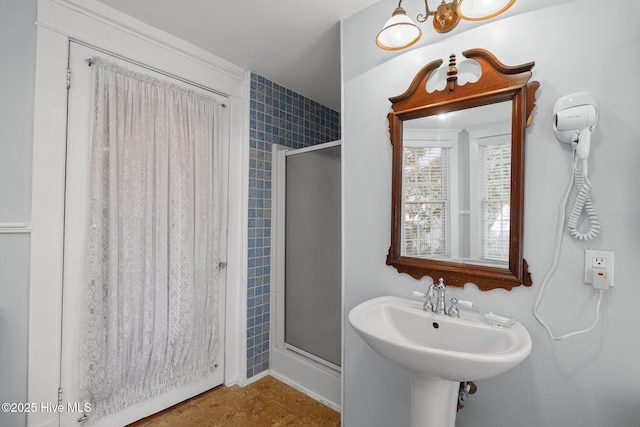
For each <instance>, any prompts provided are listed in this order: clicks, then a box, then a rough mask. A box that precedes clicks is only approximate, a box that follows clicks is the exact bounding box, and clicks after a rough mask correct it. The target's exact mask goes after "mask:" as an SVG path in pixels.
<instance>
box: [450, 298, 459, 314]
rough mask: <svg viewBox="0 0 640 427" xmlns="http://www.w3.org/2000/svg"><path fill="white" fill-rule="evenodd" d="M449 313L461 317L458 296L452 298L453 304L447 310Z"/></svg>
mask: <svg viewBox="0 0 640 427" xmlns="http://www.w3.org/2000/svg"><path fill="white" fill-rule="evenodd" d="M447 315H448V316H449V317H460V311H458V300H457V299H456V298H451V305H450V306H449V309H448V310H447Z"/></svg>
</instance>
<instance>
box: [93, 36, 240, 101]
mask: <svg viewBox="0 0 640 427" xmlns="http://www.w3.org/2000/svg"><path fill="white" fill-rule="evenodd" d="M89 47H90V48H91V49H94V50H97V51H99V52H102V53H104V54H107V55H110V56H113V57H114V58H118V59H120V60H122V61H125V62H129V63H130V64H133V65H137V66H138V67H142V68H145V69H147V70H149V71H153V72H154V73H158V74H162V75H163V76H166V77H169V78H172V79H175V80H178V81H181V82H182V83H186V84H188V85H191V86H195V87H197V88H199V89H202V90H204V91H207V92H211V93H213V94H216V95H219V96H223V97H225V98H229V95H228V94H226V93H224V92H220V91H218V90H215V89H211V88H210V87H207V86H203V85H201V84H199V83H196V82H194V81H192V80H188V79H185V78H183V77H180V76H177V75H175V74H172V73H168V72H166V71H162V70H159V69H157V68H154V67H151V66H149V65H146V64H143V63H141V62H138V61H134V60H132V59H129V58H125V57H122V56H120V55H116V54H114V53H111V52H106V51H104V50H101V49H98V48H96V47H95V46H89ZM85 61H87V65H88V66H89V67H91V66H92V65H93V63H94V61H93V59H91V58H87V59H85ZM221 105H222V106H223V107H226V106H227V104H223V103H221Z"/></svg>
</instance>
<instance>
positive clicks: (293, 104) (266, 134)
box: [247, 74, 340, 378]
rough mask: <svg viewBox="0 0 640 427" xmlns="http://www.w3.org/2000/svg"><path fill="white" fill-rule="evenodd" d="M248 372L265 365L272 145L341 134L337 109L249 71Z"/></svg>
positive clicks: (295, 145) (294, 144) (295, 144)
mask: <svg viewBox="0 0 640 427" xmlns="http://www.w3.org/2000/svg"><path fill="white" fill-rule="evenodd" d="M250 103H251V106H250V108H251V112H250V123H249V126H250V135H249V138H250V157H249V224H248V226H249V227H248V228H249V249H248V250H249V252H248V272H247V273H248V283H247V378H251V377H252V376H254V375H256V374H258V373H260V372H262V371H265V370H267V369H268V368H269V327H270V320H271V311H270V307H269V298H270V292H271V290H270V286H271V271H270V269H271V145H272V144H280V145H284V146H287V147H291V148H302V147H308V146H310V145H316V144H322V143H324V142H329V141H335V140H337V139H340V113H339V112H337V111H335V110H332V109H330V108H328V107H325V106H324V105H321V104H319V103H317V102H315V101H312V100H310V99H309V98H305V97H304V96H302V95H300V94H298V93H296V92H293V91H291V90H290V89H287V88H285V87H282V86H280V85H278V84H276V83H273V82H272V81H269V80H267V79H265V78H264V77H262V76H258V75H256V74H251V99H250Z"/></svg>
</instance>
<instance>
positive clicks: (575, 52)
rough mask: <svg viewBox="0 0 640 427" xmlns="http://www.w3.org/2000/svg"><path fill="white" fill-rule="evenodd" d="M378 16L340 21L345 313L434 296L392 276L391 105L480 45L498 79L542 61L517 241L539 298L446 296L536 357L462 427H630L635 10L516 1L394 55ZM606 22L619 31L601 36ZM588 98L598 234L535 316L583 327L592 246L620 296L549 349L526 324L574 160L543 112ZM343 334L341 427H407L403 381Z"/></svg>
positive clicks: (384, 8)
mask: <svg viewBox="0 0 640 427" xmlns="http://www.w3.org/2000/svg"><path fill="white" fill-rule="evenodd" d="M387 3H389V2H380V3H377V4H375V5H373V6H372V7H370V8H368V9H365V10H364V11H362V12H360V13H358V14H356V15H354V16H352V17H350V18H349V19H347V20H345V21H344V22H343V41H342V43H343V104H344V105H343V109H342V111H343V165H344V229H345V235H344V275H345V284H344V287H345V291H344V292H345V297H344V303H345V314H346V313H348V312H349V310H351V309H352V308H353V307H354V306H355V305H357V304H358V303H360V302H362V301H364V300H367V299H369V298H372V297H375V296H379V295H386V294H394V295H404V296H409V295H411V291H413V290H424V289H425V288H426V286H427V284H428V282H429V279H428V278H427V279H425V280H422V281H416V280H414V279H412V278H410V277H409V276H407V275H401V274H399V273H397V272H396V271H395V270H394V269H393V268H391V267H388V266H386V265H385V256H386V254H387V250H388V248H389V243H390V236H389V232H390V199H391V188H390V187H391V186H390V181H391V146H390V144H389V142H388V141H389V134H388V129H387V122H386V114H387V112H388V111H389V108H390V103H389V101H388V98H389V97H391V96H395V95H399V94H401V93H403V92H404V91H405V90H406V88H407V87H408V85H409V83H410V82H411V80H412V78H413V76H414V75H415V73H416V72H417V71H418V70H419V69H420V68H421V67H422V66H423V65H425V64H426V63H428V62H430V61H432V60H434V59H439V58H442V59H445V62H446V58H447V57H448V55H449V54H450V53H452V52H453V53H456V54H458V56H459V57H460V52H462V51H464V50H466V49H470V48H476V47H479V48H485V49H488V50H490V51H492V52H493V53H494V54H495V55H496V56H497V57H498V59H500V60H501V61H502V62H503V63H505V64H507V65H519V64H522V63H525V62H529V61H535V62H536V65H535V68H534V70H533V73H534V74H533V80H537V81H539V82H540V83H541V87H540V89H539V90H538V93H537V95H538V101H537V107H536V109H535V110H534V119H533V125H532V126H531V127H530V128H529V129H528V130H527V136H526V137H527V142H526V149H525V153H526V162H525V176H526V183H525V229H524V256H525V258H526V259H527V261H528V262H529V265H530V270H531V272H532V275H533V281H534V285H533V287H531V288H525V287H519V288H517V289H514V290H512V291H510V292H509V291H504V290H494V291H490V292H485V293H481V292H479V291H478V290H477V288H475V286H470V285H467V287H466V288H465V289H463V290H456V289H450V290H449V294H450V295H452V296H457V297H461V298H463V299H468V300H473V301H476V302H477V303H478V305H481V306H490V307H494V308H497V309H499V310H500V311H501V312H503V313H505V314H508V315H512V316H516V317H517V318H519V319H520V320H521V321H522V323H523V324H524V325H525V326H526V327H527V328H528V330H529V332H530V333H531V336H532V339H533V351H532V353H531V355H530V356H529V358H528V359H527V360H526V361H525V362H523V363H522V364H521V365H519V366H518V367H516V368H514V369H513V370H511V371H509V372H507V373H505V374H502V375H500V376H497V377H494V378H491V379H487V380H483V381H480V382H479V390H478V393H477V394H475V395H473V396H471V398H470V401H469V403H468V405H467V407H466V408H465V409H463V410H462V411H461V412H460V413H459V415H458V421H457V425H458V426H474V427H513V426H518V427H527V426H530V427H547V426H548V427H552V426H562V425H567V426H577V425H580V426H583V427H600V426H616V427H633V426H637V425H638V420H639V419H640V407H639V406H638V399H639V398H640V382H639V381H638V378H640V363H639V360H640V340H638V339H637V331H636V326H637V325H636V324H637V323H638V322H639V321H640V315H639V314H638V313H639V311H638V309H637V301H639V300H640V286H638V284H637V280H636V276H637V274H636V271H635V266H636V265H637V264H636V263H637V258H638V256H640V221H639V220H638V218H640V198H639V197H638V189H637V185H638V182H640V172H639V169H638V162H639V161H640V129H639V128H638V127H637V126H636V124H637V123H638V111H639V109H638V107H637V104H636V103H637V100H638V99H639V96H640V81H639V80H638V79H637V77H636V74H637V73H636V71H637V70H638V69H640V50H639V49H638V46H639V45H640V27H639V26H638V25H637V22H636V21H635V18H634V17H633V16H632V14H631V13H629V10H628V8H629V7H631V2H630V1H623V2H619V3H608V4H607V5H606V16H608V17H615V18H612V20H610V21H608V20H607V18H606V17H605V14H603V12H604V10H603V5H602V3H601V2H598V1H595V0H580V1H572V2H563V3H564V4H558V5H555V6H552V7H548V8H546V9H540V10H537V11H531V10H529V9H525V7H532V2H526V1H525V0H523V1H521V2H516V5H515V6H514V7H513V8H512V9H513V10H511V11H509V13H507V14H506V15H505V16H504V17H501V19H495V20H492V21H489V22H486V23H484V25H479V26H473V25H470V24H469V23H465V22H463V23H462V24H461V26H460V27H459V28H457V29H456V30H454V31H453V33H452V34H451V35H449V36H441V35H437V34H436V33H434V32H433V31H432V30H431V29H430V28H428V24H424V26H425V29H424V30H425V31H424V35H423V39H424V40H423V41H421V42H420V44H418V45H417V47H416V48H414V49H412V50H409V51H406V52H400V53H393V52H384V51H381V50H379V49H378V48H377V47H376V45H375V43H374V37H375V35H376V33H377V32H378V31H379V29H380V27H381V26H382V24H383V23H384V22H385V21H386V19H388V16H389V15H390V13H391V11H392V8H393V5H392V4H387ZM519 3H522V4H523V8H522V9H518V7H517V6H518V5H519ZM545 3H549V2H545ZM636 9H637V7H636ZM409 13H410V14H412V13H413V11H409ZM415 14H417V11H416V13H415ZM415 14H414V16H415ZM604 21H607V22H608V23H609V24H612V25H613V27H611V28H610V29H607V30H604V27H603V25H604V23H605V22H604ZM609 24H607V25H609ZM465 30H466V31H465ZM436 40H437V41H436ZM583 90H587V91H591V92H592V93H593V95H594V96H595V98H596V99H597V101H598V104H599V109H600V110H599V111H600V122H599V125H598V128H597V130H596V131H595V133H594V135H593V140H592V155H591V160H590V161H591V163H590V177H591V180H592V183H593V192H592V196H593V200H594V203H595V206H596V208H597V210H598V212H599V214H600V218H601V225H602V236H601V237H600V238H599V239H598V240H597V241H595V242H591V243H588V244H584V243H577V242H575V241H572V240H569V239H565V241H564V244H563V247H562V251H561V261H560V265H559V268H558V271H557V273H556V274H555V276H553V278H552V279H551V281H550V284H549V287H548V290H547V292H546V295H545V299H544V302H543V305H542V309H541V313H542V315H543V316H544V317H545V318H546V319H547V320H548V322H549V323H551V325H552V326H553V328H554V330H555V331H556V333H557V334H560V333H564V332H568V331H570V330H573V329H579V328H583V327H586V326H587V325H588V324H589V323H590V322H591V321H592V319H593V316H594V310H595V298H593V296H592V295H593V294H592V292H593V291H592V290H591V288H590V287H587V286H586V285H583V284H582V268H583V257H584V254H583V253H584V249H585V248H593V249H596V248H599V249H609V250H614V251H615V256H616V272H615V278H616V287H615V288H614V289H612V290H610V291H608V292H606V294H605V296H604V302H603V304H602V321H601V322H600V324H599V325H598V327H597V328H596V329H595V330H594V331H592V332H590V333H589V334H586V335H582V336H579V337H575V338H570V339H569V340H567V341H563V342H552V341H551V340H550V339H549V338H548V336H547V335H546V332H545V331H544V330H543V328H542V327H541V326H540V325H539V324H538V323H537V322H536V321H535V319H534V318H533V315H532V306H533V302H534V300H535V297H536V293H537V292H538V290H539V288H540V283H541V281H542V279H543V277H544V276H545V275H546V273H547V270H548V268H549V267H550V265H551V262H552V257H551V252H552V249H553V245H554V239H555V235H556V224H557V215H558V208H559V204H560V201H561V198H562V196H563V192H564V190H565V186H566V185H567V184H568V182H569V179H570V174H571V154H570V151H569V149H568V147H567V146H566V145H562V144H560V143H559V142H557V141H556V140H555V138H554V135H553V132H552V130H551V112H552V108H553V105H554V103H555V101H556V100H557V99H558V97H560V96H562V95H565V94H569V93H572V92H576V91H583ZM344 328H345V332H344V341H345V345H344V364H343V369H344V371H343V375H344V393H343V396H344V401H343V425H344V426H345V427H359V426H367V427H376V426H377V427H388V426H403V425H408V423H409V400H410V396H409V376H408V374H407V373H406V372H404V371H403V370H402V369H401V368H399V367H397V366H395V365H393V364H392V363H391V362H388V361H386V360H385V359H383V358H382V357H380V356H378V355H377V354H376V353H375V352H374V351H373V350H371V349H370V348H369V347H368V346H367V345H366V344H365V343H364V341H362V340H361V339H360V338H359V337H357V336H356V335H355V333H354V332H353V329H352V328H351V327H350V326H349V325H348V322H346V317H345V325H344Z"/></svg>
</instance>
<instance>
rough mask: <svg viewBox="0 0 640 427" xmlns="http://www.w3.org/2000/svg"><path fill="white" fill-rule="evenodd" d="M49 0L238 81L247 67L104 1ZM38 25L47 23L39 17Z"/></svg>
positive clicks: (58, 29)
mask: <svg viewBox="0 0 640 427" xmlns="http://www.w3.org/2000/svg"><path fill="white" fill-rule="evenodd" d="M49 1H51V2H53V3H55V4H57V5H59V6H61V7H64V8H66V9H69V10H71V11H73V12H76V13H79V14H81V15H84V16H86V17H87V18H90V19H92V20H95V21H98V22H100V23H102V24H104V25H108V26H109V27H112V28H114V29H115V30H117V31H119V32H123V33H126V34H129V35H131V36H133V37H136V38H139V39H142V40H144V41H145V42H147V43H150V44H153V45H155V46H158V47H160V48H162V49H164V50H168V51H170V52H172V53H175V54H177V55H180V56H183V57H185V58H188V59H190V60H194V61H197V62H199V63H201V64H202V65H204V66H206V67H208V68H215V69H216V70H217V71H219V72H222V73H225V74H227V75H228V76H230V77H233V78H235V79H237V80H239V81H240V80H242V79H243V76H244V70H242V68H240V67H238V66H237V65H235V64H233V63H231V62H229V61H226V60H224V59H222V58H220V57H218V56H215V55H213V54H212V53H210V52H208V51H206V50H204V49H202V48H199V47H197V46H194V45H191V44H187V43H185V42H184V41H183V40H181V39H179V38H177V37H175V36H173V35H171V34H168V33H165V32H164V31H160V30H158V29H157V28H155V27H152V26H150V25H148V24H146V23H144V22H142V21H140V20H138V19H135V18H133V17H131V16H129V15H126V14H124V13H122V12H120V11H118V10H116V9H113V8H111V7H109V6H107V5H105V4H103V3H100V2H98V1H95V0H81V3H80V1H78V0H49ZM37 25H46V24H44V23H42V22H40V21H38V22H37ZM52 29H53V28H52ZM57 31H63V32H64V31H66V30H65V28H64V27H58V28H57ZM65 34H66V35H69V36H70V35H72V34H71V33H65Z"/></svg>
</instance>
